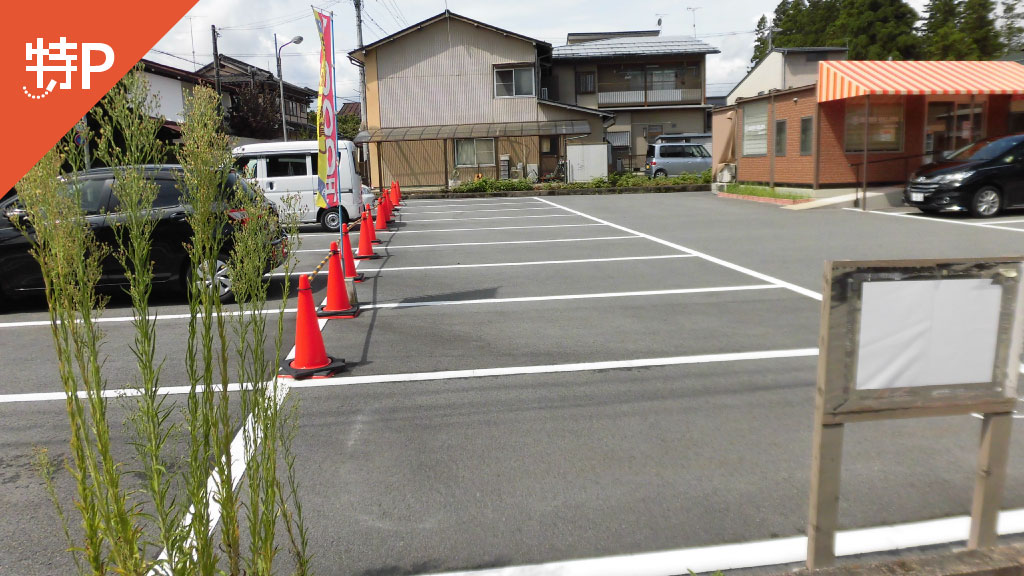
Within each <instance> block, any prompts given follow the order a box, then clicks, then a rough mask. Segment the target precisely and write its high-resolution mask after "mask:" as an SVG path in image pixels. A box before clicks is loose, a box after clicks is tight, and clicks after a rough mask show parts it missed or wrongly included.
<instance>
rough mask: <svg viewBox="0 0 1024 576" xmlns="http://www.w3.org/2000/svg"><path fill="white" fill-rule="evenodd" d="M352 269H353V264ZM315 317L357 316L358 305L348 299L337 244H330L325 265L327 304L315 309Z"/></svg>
mask: <svg viewBox="0 0 1024 576" xmlns="http://www.w3.org/2000/svg"><path fill="white" fill-rule="evenodd" d="M352 267H353V268H355V263H354V262H353V264H352ZM316 315H317V316H319V317H320V318H355V317H356V316H359V305H358V304H356V305H353V304H352V303H351V302H350V301H349V299H348V287H347V286H346V285H345V275H344V273H343V272H342V271H341V255H340V254H339V253H338V243H337V242H331V256H330V258H329V259H328V263H327V304H325V305H323V306H321V307H319V308H317V310H316Z"/></svg>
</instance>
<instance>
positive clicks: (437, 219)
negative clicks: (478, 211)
mask: <svg viewBox="0 0 1024 576" xmlns="http://www.w3.org/2000/svg"><path fill="white" fill-rule="evenodd" d="M571 216H572V215H571V214H536V215H534V216H481V217H479V218H476V217H470V218H416V219H414V220H406V219H404V218H403V219H402V222H409V223H412V222H416V223H420V222H450V221H453V220H454V221H458V222H461V221H463V220H521V219H523V218H569V217H571Z"/></svg>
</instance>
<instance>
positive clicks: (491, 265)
mask: <svg viewBox="0 0 1024 576" xmlns="http://www.w3.org/2000/svg"><path fill="white" fill-rule="evenodd" d="M669 258H693V256H692V255H690V254H663V255H660V256H623V257H619V258H581V259H578V260H534V261H532V262H496V263H495V262H492V263H487V264H442V265H439V266H396V267H394V268H368V269H364V270H363V272H365V273H373V272H376V273H378V274H379V273H381V272H404V271H407V270H445V269H450V268H503V267H506V266H543V265H546V264H586V263H591V262H627V261H631V260H665V259H669Z"/></svg>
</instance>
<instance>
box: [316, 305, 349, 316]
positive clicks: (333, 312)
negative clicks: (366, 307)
mask: <svg viewBox="0 0 1024 576" xmlns="http://www.w3.org/2000/svg"><path fill="white" fill-rule="evenodd" d="M324 308H325V307H324V306H319V307H317V309H316V317H317V318H355V317H356V316H359V305H358V304H357V305H355V306H352V307H351V308H349V309H348V310H324Z"/></svg>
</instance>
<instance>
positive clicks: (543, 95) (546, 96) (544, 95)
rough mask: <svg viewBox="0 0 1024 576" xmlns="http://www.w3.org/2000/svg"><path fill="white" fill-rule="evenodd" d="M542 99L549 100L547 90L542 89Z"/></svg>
mask: <svg viewBox="0 0 1024 576" xmlns="http://www.w3.org/2000/svg"><path fill="white" fill-rule="evenodd" d="M540 99H541V100H547V99H548V89H547V88H541V89H540Z"/></svg>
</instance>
